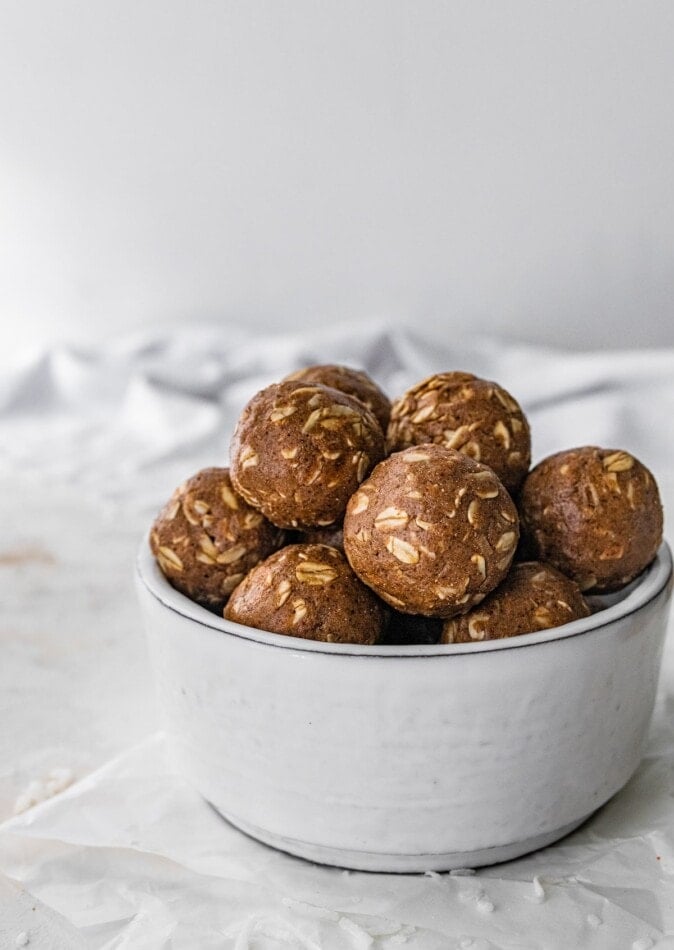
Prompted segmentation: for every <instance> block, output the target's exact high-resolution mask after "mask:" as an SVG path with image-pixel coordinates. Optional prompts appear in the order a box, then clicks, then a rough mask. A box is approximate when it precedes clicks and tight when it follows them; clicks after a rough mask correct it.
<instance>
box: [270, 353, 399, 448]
mask: <svg viewBox="0 0 674 950" xmlns="http://www.w3.org/2000/svg"><path fill="white" fill-rule="evenodd" d="M287 380H299V381H301V382H303V383H322V384H323V386H330V387H331V388H332V389H338V390H339V391H340V393H346V394H347V396H353V397H354V399H358V400H360V402H362V403H365V405H366V406H367V408H368V409H369V410H370V411H371V412H373V413H374V415H375V417H376V419H377V421H378V423H379V425H380V426H381V428H382V432H386V427H387V425H388V420H389V416H390V415H391V400H390V399H389V398H388V396H387V395H386V394H385V393H384V392H382V390H381V389H380V388H379V386H377V384H376V383H375V381H374V380H373V379H371V378H370V377H369V376H368V375H367V373H364V372H363V371H362V370H359V369H352V368H351V367H350V366H339V365H337V364H335V363H326V364H325V365H320V366H306V367H305V368H304V369H298V370H297V372H295V373H291V374H290V376H286V378H285V379H284V380H283V382H286V381H287Z"/></svg>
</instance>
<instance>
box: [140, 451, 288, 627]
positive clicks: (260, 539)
mask: <svg viewBox="0 0 674 950" xmlns="http://www.w3.org/2000/svg"><path fill="white" fill-rule="evenodd" d="M284 540H285V533H284V532H283V531H280V530H279V529H278V528H277V527H275V526H274V525H273V524H270V523H269V521H267V520H266V519H265V518H264V517H263V516H262V515H261V514H260V512H259V511H256V510H255V508H251V507H250V505H248V504H247V503H246V502H245V501H244V500H243V498H241V497H240V496H239V495H237V494H236V492H235V491H234V487H233V485H232V482H231V479H230V477H229V470H228V469H226V468H205V469H203V470H202V471H200V472H197V474H196V475H193V476H192V477H191V478H188V480H187V481H186V482H185V483H184V484H182V485H181V486H180V487H179V488H177V489H176V490H175V491H174V493H173V495H172V496H171V498H170V500H169V502H168V503H167V504H166V505H165V506H164V508H162V510H161V511H160V513H159V515H158V516H157V518H156V519H155V522H154V524H153V525H152V529H151V531H150V547H151V548H152V553H153V554H154V556H155V557H156V559H157V563H158V564H159V567H160V569H161V571H162V573H163V574H164V575H165V577H166V578H167V580H168V581H169V582H170V583H171V584H172V585H173V587H175V588H176V590H179V591H180V592H181V593H182V594H185V595H186V596H187V597H189V598H191V599H192V600H195V601H196V602H197V603H198V604H201V605H202V606H204V607H208V608H209V609H210V610H214V611H217V612H218V613H219V612H221V611H222V608H223V607H224V605H225V603H226V601H227V598H228V597H229V595H230V594H231V592H232V591H233V590H234V588H235V587H236V585H237V584H239V583H240V582H241V581H242V580H243V578H244V577H245V575H246V574H247V573H248V571H249V570H250V569H251V567H254V566H255V565H256V564H257V563H258V562H259V561H261V560H263V558H266V557H267V556H268V555H269V554H271V553H272V552H273V551H276V550H277V548H280V547H281V545H282V544H283V543H284Z"/></svg>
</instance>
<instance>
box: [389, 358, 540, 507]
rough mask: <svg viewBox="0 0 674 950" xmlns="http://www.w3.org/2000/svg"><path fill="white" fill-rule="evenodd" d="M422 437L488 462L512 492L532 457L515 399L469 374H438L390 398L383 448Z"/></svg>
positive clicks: (402, 445)
mask: <svg viewBox="0 0 674 950" xmlns="http://www.w3.org/2000/svg"><path fill="white" fill-rule="evenodd" d="M426 442H433V443H435V444H436V445H444V446H446V447H447V448H448V449H456V450H457V451H459V452H463V454H464V455H468V456H470V457H471V458H473V459H475V461H476V462H482V463H483V464H485V465H488V466H489V467H490V468H493V469H494V471H495V472H496V474H497V475H498V477H499V478H500V479H501V481H502V482H503V484H504V485H505V487H506V488H507V489H508V491H509V492H511V493H512V492H515V491H516V490H517V489H518V488H519V486H520V485H521V483H522V480H523V479H524V476H525V475H526V473H527V472H528V470H529V464H530V462H531V435H530V432H529V423H528V422H527V420H526V417H525V415H524V413H523V412H522V410H521V409H520V406H519V404H518V403H517V402H516V401H515V400H514V399H513V397H512V396H511V395H510V393H508V392H506V390H505V389H503V388H502V387H501V386H499V385H498V384H497V383H492V382H489V381H488V380H486V379H478V377H477V376H473V375H472V373H459V372H454V373H437V374H436V375H435V376H429V377H428V379H424V380H423V381H422V382H420V383H417V385H416V386H413V387H412V388H411V389H408V390H407V392H406V393H405V394H404V395H403V396H401V398H400V399H397V400H395V401H394V403H393V405H392V407H391V421H390V422H389V425H388V430H387V433H386V444H387V447H388V450H389V451H390V452H396V451H398V450H400V449H404V448H407V447H408V446H410V445H422V444H423V443H426Z"/></svg>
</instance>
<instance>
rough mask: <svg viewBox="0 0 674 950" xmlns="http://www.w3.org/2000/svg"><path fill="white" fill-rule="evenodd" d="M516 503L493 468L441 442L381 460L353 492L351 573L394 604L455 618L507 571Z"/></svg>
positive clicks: (347, 536)
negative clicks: (352, 570) (352, 571)
mask: <svg viewBox="0 0 674 950" xmlns="http://www.w3.org/2000/svg"><path fill="white" fill-rule="evenodd" d="M518 538H519V523H518V517H517V509H516V508H515V505H514V504H513V501H512V499H511V498H510V495H509V494H508V492H507V491H506V490H505V488H504V487H503V485H502V484H501V482H500V481H499V479H498V478H497V477H496V475H495V474H494V472H493V471H492V470H491V469H490V468H488V467H487V466H486V465H482V464H480V462H475V461H474V460H473V459H471V458H469V457H468V456H467V455H462V454H461V453H460V452H457V451H455V450H454V449H447V448H445V447H444V446H442V445H421V446H414V447H412V448H409V449H405V450H404V451H403V452H397V453H396V454H395V455H392V456H390V458H388V459H386V460H385V461H383V462H381V463H380V464H379V465H377V467H376V468H375V470H374V471H373V472H372V474H371V475H370V477H369V478H368V479H367V481H365V482H363V484H362V485H361V486H360V488H359V489H358V491H357V492H356V493H355V495H354V496H353V497H352V498H351V499H350V501H349V504H348V506H347V509H346V517H345V519H344V550H345V552H346V556H347V557H348V559H349V562H350V564H351V567H352V568H353V569H354V571H355V572H356V574H357V575H358V576H359V577H360V579H361V580H362V581H364V582H365V583H366V584H367V585H368V586H369V587H371V588H372V589H373V590H374V591H375V592H376V593H377V594H378V595H379V596H380V597H381V598H382V599H383V600H385V601H386V602H387V603H389V604H390V605H391V606H392V607H395V609H396V610H400V611H401V612H402V613H408V614H421V615H423V616H426V617H442V618H447V617H453V616H455V615H456V614H461V613H465V612H466V611H467V610H470V608H471V607H473V606H474V605H475V604H477V603H479V602H480V601H481V600H482V599H483V598H484V597H485V596H486V595H487V594H488V593H489V592H490V591H491V590H493V588H494V587H496V585H497V584H499V583H500V582H501V581H502V580H503V578H504V577H505V575H506V574H507V572H508V568H509V567H510V564H511V561H512V559H513V555H514V553H515V548H516V547H517V541H518Z"/></svg>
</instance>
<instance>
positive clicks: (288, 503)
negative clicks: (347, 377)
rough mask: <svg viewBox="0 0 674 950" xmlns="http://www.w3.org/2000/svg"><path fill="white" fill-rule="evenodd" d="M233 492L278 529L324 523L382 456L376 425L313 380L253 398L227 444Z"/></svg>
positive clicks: (357, 405) (340, 510)
mask: <svg viewBox="0 0 674 950" xmlns="http://www.w3.org/2000/svg"><path fill="white" fill-rule="evenodd" d="M230 454H231V472H232V482H233V483H234V486H235V488H236V490H237V491H238V493H239V494H240V495H242V496H243V498H245V499H246V501H247V502H248V503H249V504H251V505H252V506H253V507H254V508H258V509H259V510H260V511H261V512H262V514H263V515H264V516H265V517H266V518H268V519H269V521H271V522H272V524H275V525H278V527H279V528H301V529H302V528H311V527H320V528H325V527H328V526H330V525H334V524H335V523H336V522H339V521H340V520H341V518H342V516H343V514H344V509H345V508H346V503H347V501H348V500H349V498H350V496H351V495H352V494H353V493H354V491H355V490H356V489H357V488H358V486H359V485H360V483H361V482H362V481H363V479H364V478H365V477H366V475H367V474H368V472H369V471H370V469H371V468H372V467H373V465H375V464H376V463H377V462H378V461H379V460H380V459H381V458H383V456H384V436H383V434H382V431H381V426H380V425H379V423H378V422H377V420H376V419H375V417H374V416H373V414H372V413H371V412H370V410H369V409H368V408H367V407H366V406H364V405H363V404H362V403H361V402H359V401H358V400H357V399H354V398H353V397H352V396H347V395H346V393H341V392H338V391H337V390H336V389H330V388H328V387H327V386H322V385H320V384H318V383H317V384H316V385H312V386H305V385H304V384H303V383H298V382H285V383H275V384H274V385H272V386H268V387H267V388H266V389H263V390H262V391H261V392H259V393H257V395H255V396H253V398H252V399H251V400H250V402H249V403H248V405H247V406H246V407H245V409H244V410H243V413H242V415H241V417H240V419H239V421H238V423H237V426H236V431H235V432H234V437H233V439H232V444H231V448H230Z"/></svg>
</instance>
